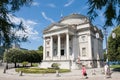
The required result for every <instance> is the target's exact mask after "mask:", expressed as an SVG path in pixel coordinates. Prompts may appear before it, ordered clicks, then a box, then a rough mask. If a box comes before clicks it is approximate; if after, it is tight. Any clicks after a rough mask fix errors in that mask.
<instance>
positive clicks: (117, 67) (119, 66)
mask: <svg viewBox="0 0 120 80" xmlns="http://www.w3.org/2000/svg"><path fill="white" fill-rule="evenodd" d="M110 68H113V71H119V72H120V65H111V66H110Z"/></svg>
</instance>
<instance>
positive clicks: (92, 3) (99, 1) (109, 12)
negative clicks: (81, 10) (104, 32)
mask: <svg viewBox="0 0 120 80" xmlns="http://www.w3.org/2000/svg"><path fill="white" fill-rule="evenodd" d="M88 5H89V10H88V15H89V16H90V19H91V20H94V18H95V17H97V16H98V11H99V10H102V11H104V17H105V19H106V21H105V25H104V26H112V25H113V21H114V20H115V21H116V22H117V23H118V25H119V24H120V0H88Z"/></svg>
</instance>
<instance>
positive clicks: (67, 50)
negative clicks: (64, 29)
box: [66, 33, 70, 59]
mask: <svg viewBox="0 0 120 80" xmlns="http://www.w3.org/2000/svg"><path fill="white" fill-rule="evenodd" d="M66 53H67V59H69V57H70V54H69V34H68V33H67V34H66Z"/></svg>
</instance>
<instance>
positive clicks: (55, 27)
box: [48, 26, 61, 31]
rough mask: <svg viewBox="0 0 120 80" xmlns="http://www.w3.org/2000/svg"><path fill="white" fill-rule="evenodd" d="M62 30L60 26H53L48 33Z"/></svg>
mask: <svg viewBox="0 0 120 80" xmlns="http://www.w3.org/2000/svg"><path fill="white" fill-rule="evenodd" d="M60 28H61V27H60V26H52V27H51V28H50V29H49V30H48V31H51V30H56V29H60Z"/></svg>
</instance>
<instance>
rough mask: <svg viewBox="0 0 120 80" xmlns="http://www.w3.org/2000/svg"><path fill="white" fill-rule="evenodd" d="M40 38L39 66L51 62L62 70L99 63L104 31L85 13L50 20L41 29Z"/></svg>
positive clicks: (96, 65) (99, 64) (45, 65)
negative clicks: (50, 22)
mask: <svg viewBox="0 0 120 80" xmlns="http://www.w3.org/2000/svg"><path fill="white" fill-rule="evenodd" d="M96 34H97V37H96ZM43 40H44V45H43V47H44V51H43V61H42V63H41V65H40V67H42V68H48V67H51V65H52V64H53V63H58V64H60V68H64V69H79V68H80V67H81V65H85V66H86V67H101V66H102V60H103V34H102V32H101V30H99V29H98V28H97V27H95V26H93V25H92V24H91V23H90V21H89V19H88V18H87V17H86V16H83V15H81V14H71V15H68V16H66V17H63V18H62V19H61V20H60V21H59V22H56V23H52V24H51V25H49V26H48V27H47V28H46V29H45V30H44V31H43Z"/></svg>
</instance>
